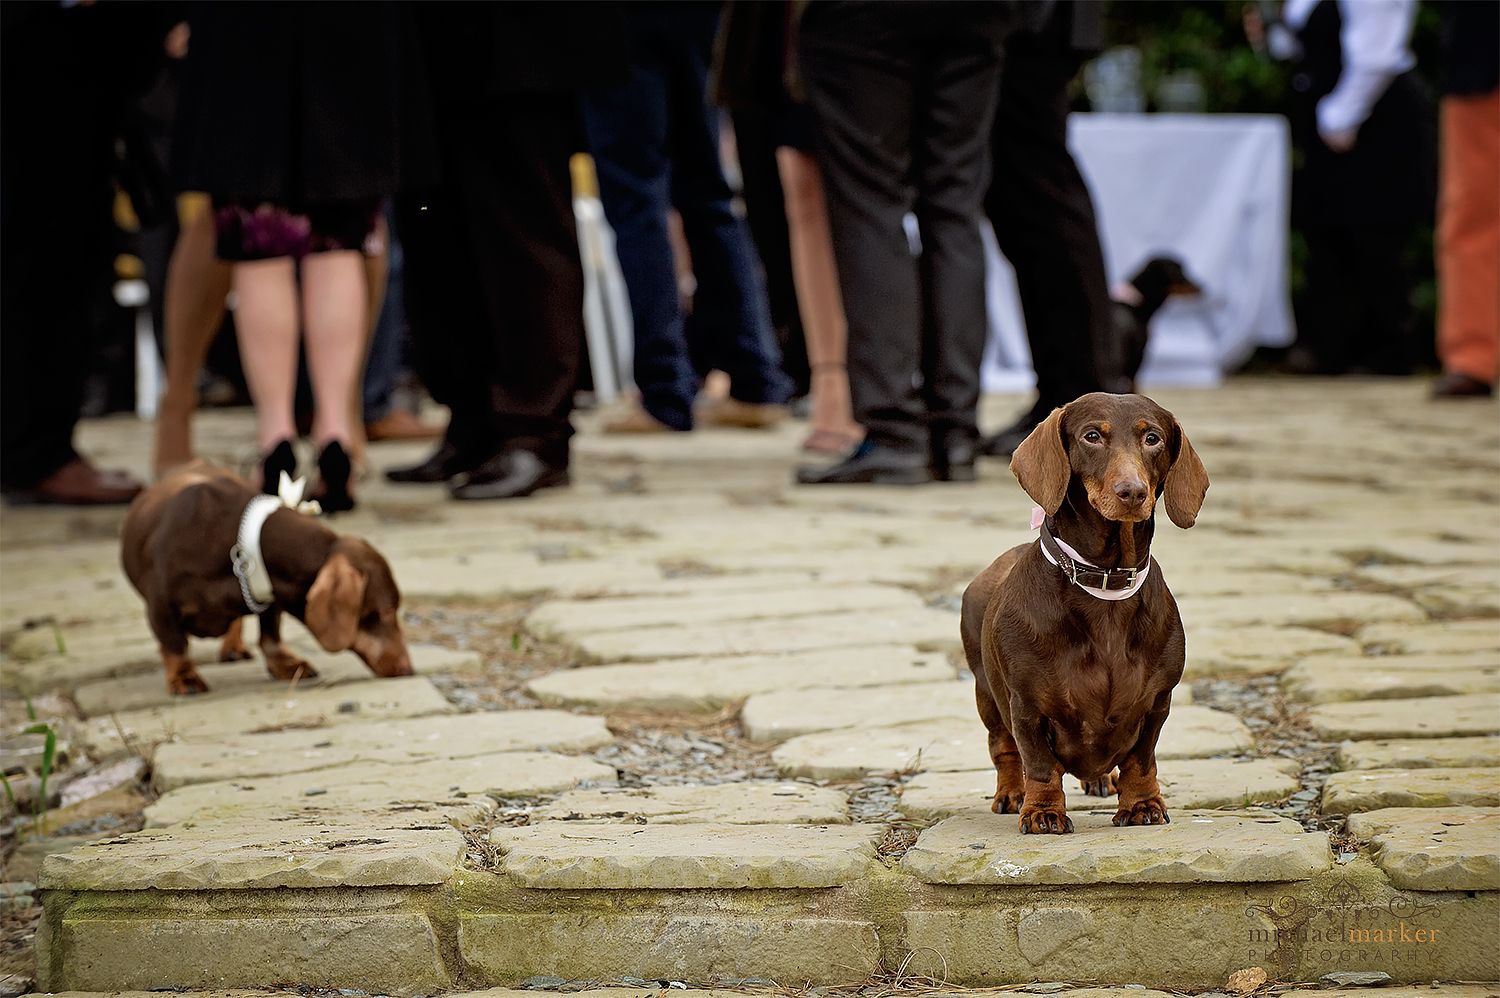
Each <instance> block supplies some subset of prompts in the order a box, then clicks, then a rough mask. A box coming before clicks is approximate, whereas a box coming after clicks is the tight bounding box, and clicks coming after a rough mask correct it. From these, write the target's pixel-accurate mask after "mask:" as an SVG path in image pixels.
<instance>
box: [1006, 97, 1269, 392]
mask: <svg viewBox="0 0 1500 998" xmlns="http://www.w3.org/2000/svg"><path fill="white" fill-rule="evenodd" d="M1068 132H1069V135H1068V137H1069V143H1070V145H1071V146H1072V148H1073V154H1074V156H1075V157H1076V158H1077V160H1078V163H1079V166H1080V167H1081V168H1082V170H1083V173H1084V177H1085V179H1086V180H1087V181H1088V184H1089V189H1090V190H1091V191H1092V192H1093V195H1094V207H1095V210H1096V211H1097V213H1098V216H1099V228H1100V237H1101V239H1102V240H1103V243H1104V260H1105V267H1106V269H1107V271H1108V274H1109V280H1110V283H1111V284H1113V283H1115V282H1117V281H1119V280H1122V279H1124V278H1127V277H1129V276H1130V275H1131V274H1132V273H1133V272H1134V271H1135V269H1136V268H1137V267H1139V266H1140V264H1141V263H1143V262H1144V261H1145V260H1147V259H1149V258H1150V257H1152V256H1156V255H1159V254H1171V255H1174V256H1177V257H1179V258H1180V259H1181V260H1182V261H1183V263H1184V264H1185V265H1186V266H1187V269H1188V272H1189V273H1190V274H1191V275H1192V277H1193V278H1194V279H1195V280H1197V281H1198V282H1199V283H1200V284H1202V285H1203V286H1204V288H1205V291H1206V293H1205V294H1204V295H1203V297H1201V298H1200V299H1197V300H1193V301H1189V300H1176V301H1172V302H1169V303H1168V304H1167V306H1166V307H1165V308H1163V309H1162V310H1161V312H1159V313H1158V314H1157V317H1156V320H1155V321H1154V322H1153V323H1152V328H1151V346H1150V349H1149V350H1148V352H1147V354H1146V365H1145V368H1144V370H1143V371H1142V376H1141V380H1142V382H1143V383H1144V384H1145V385H1146V386H1148V387H1149V386H1151V385H1213V384H1216V383H1217V382H1218V381H1219V379H1220V377H1221V376H1222V375H1223V374H1224V373H1225V372H1227V371H1230V370H1233V369H1234V368H1235V367H1237V366H1238V365H1239V364H1241V363H1243V362H1244V360H1245V359H1246V358H1247V357H1249V356H1250V354H1251V353H1252V352H1253V351H1254V350H1255V348H1256V347H1258V346H1263V345H1264V346H1285V345H1287V344H1289V343H1291V342H1292V339H1293V338H1294V336H1295V330H1294V328H1293V325H1292V315H1291V302H1290V295H1289V279H1288V253H1287V242H1288V226H1289V205H1290V188H1291V163H1290V140H1289V138H1288V133H1287V124H1286V120H1285V119H1284V118H1281V117H1279V116H1275V115H1207V114H1149V115H1147V114H1074V115H1072V116H1071V118H1070V121H1069V129H1068ZM989 238H990V237H989V233H988V232H987V233H986V241H987V245H988V246H989V250H990V254H991V257H992V259H991V261H990V263H991V266H990V268H989V272H990V273H989V308H990V341H989V347H988V349H987V350H986V354H985V370H984V383H985V387H986V389H989V390H1015V389H1020V388H1025V387H1029V386H1030V385H1031V384H1032V383H1033V381H1032V374H1031V357H1030V351H1029V350H1028V349H1027V346H1026V332H1025V325H1024V322H1023V320H1022V318H1021V310H1020V305H1019V302H1018V301H1017V298H1016V290H1015V279H1014V276H1013V275H1012V273H1011V270H1010V267H1009V265H1008V264H1005V263H1004V262H1003V258H1001V257H1000V256H999V255H998V253H996V252H995V250H994V245H993V243H992V242H989Z"/></svg>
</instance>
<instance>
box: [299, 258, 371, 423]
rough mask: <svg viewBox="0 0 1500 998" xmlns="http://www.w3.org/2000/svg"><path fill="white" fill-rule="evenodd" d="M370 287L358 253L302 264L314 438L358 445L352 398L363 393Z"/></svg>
mask: <svg viewBox="0 0 1500 998" xmlns="http://www.w3.org/2000/svg"><path fill="white" fill-rule="evenodd" d="M367 308H368V285H367V283H366V280H365V271H364V261H363V259H362V258H361V256H360V254H359V253H358V252H357V251H354V250H336V251H334V252H331V253H314V254H312V255H311V256H308V257H307V258H306V259H304V260H303V261H302V322H303V329H304V330H305V336H306V340H307V366H308V373H309V374H310V375H311V377H312V389H313V440H314V442H316V443H317V444H318V446H320V447H321V446H323V445H325V444H327V443H329V442H330V441H334V440H337V441H338V442H339V443H341V444H342V445H343V446H344V447H345V449H348V448H349V447H350V445H351V442H352V441H353V433H354V429H353V422H354V420H353V418H352V416H353V414H352V413H351V411H350V406H349V399H351V398H357V397H358V395H359V376H360V371H361V370H362V369H363V367H364V356H365V339H366V337H367V335H368V333H369V322H368V321H367V319H366V311H367Z"/></svg>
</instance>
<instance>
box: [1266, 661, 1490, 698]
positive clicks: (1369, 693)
mask: <svg viewBox="0 0 1500 998" xmlns="http://www.w3.org/2000/svg"><path fill="white" fill-rule="evenodd" d="M1391 657H1393V658H1394V657H1396V656H1391ZM1281 683H1282V688H1283V689H1285V690H1286V691H1287V693H1288V694H1290V696H1291V697H1292V699H1294V700H1300V701H1302V702H1304V703H1340V702H1347V701H1350V700H1409V699H1415V698H1419V697H1447V696H1461V695H1463V694H1466V693H1500V665H1492V666H1488V667H1485V668H1482V669H1452V668H1450V669H1400V668H1397V669H1389V668H1385V667H1384V665H1383V660H1382V659H1381V658H1379V657H1376V658H1368V659H1364V660H1363V664H1362V665H1358V666H1355V667H1354V668H1353V669H1352V670H1351V669H1350V668H1349V664H1348V663H1346V664H1345V666H1344V668H1337V667H1335V666H1333V664H1332V663H1323V662H1319V661H1317V660H1311V661H1307V662H1301V663H1299V664H1297V665H1294V666H1292V667H1291V668H1290V669H1288V670H1287V671H1286V672H1285V673H1283V674H1282V677H1281Z"/></svg>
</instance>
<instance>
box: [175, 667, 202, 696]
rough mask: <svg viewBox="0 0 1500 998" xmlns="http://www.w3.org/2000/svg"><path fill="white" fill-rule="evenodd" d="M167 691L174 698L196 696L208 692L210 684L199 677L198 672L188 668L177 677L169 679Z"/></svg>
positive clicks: (176, 675)
mask: <svg viewBox="0 0 1500 998" xmlns="http://www.w3.org/2000/svg"><path fill="white" fill-rule="evenodd" d="M167 691H168V692H169V693H171V694H172V695H173V696H174V697H186V696H195V695H197V694H199V693H207V692H208V684H207V683H205V682H204V681H203V677H202V676H200V675H198V670H197V669H194V668H192V667H189V668H187V669H186V670H183V671H181V672H178V673H177V674H175V675H171V676H168V677H167Z"/></svg>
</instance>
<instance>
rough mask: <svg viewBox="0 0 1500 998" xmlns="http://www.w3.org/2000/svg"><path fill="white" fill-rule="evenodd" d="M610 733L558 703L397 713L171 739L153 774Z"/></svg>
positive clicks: (204, 774)
mask: <svg viewBox="0 0 1500 998" xmlns="http://www.w3.org/2000/svg"><path fill="white" fill-rule="evenodd" d="M613 740H614V736H612V735H611V734H610V733H609V729H608V728H606V727H605V726H604V721H603V720H602V719H600V718H597V717H586V716H584V715H581V714H569V713H566V712H564V711H560V710H502V711H492V712H488V713H476V714H456V715H435V716H430V717H416V718H396V719H392V720H389V721H377V722H363V723H359V724H343V725H337V726H334V727H330V728H293V729H290V730H286V731H275V732H267V733H265V734H251V735H225V736H223V737H221V738H218V739H215V740H214V742H213V744H212V745H211V746H210V745H206V744H204V743H201V742H174V743H172V744H169V745H163V746H161V747H160V748H158V749H157V750H156V756H155V759H154V770H153V780H154V783H155V785H156V788H157V790H160V791H163V792H164V791H167V790H173V789H176V788H177V787H183V786H187V785H189V784H192V783H207V782H210V781H216V780H229V779H236V780H249V779H258V778H262V777H267V776H282V775H286V774H288V773H303V772H311V771H314V770H325V769H331V768H333V767H335V766H345V765H348V764H350V763H354V762H384V763H390V764H412V763H418V762H427V761H430V760H437V759H464V758H468V757H471V756H476V755H487V754H490V753H493V752H513V751H517V750H521V749H556V750H561V751H582V750H585V749H590V748H597V747H599V746H601V745H607V744H609V743H610V742H612V741H613Z"/></svg>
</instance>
